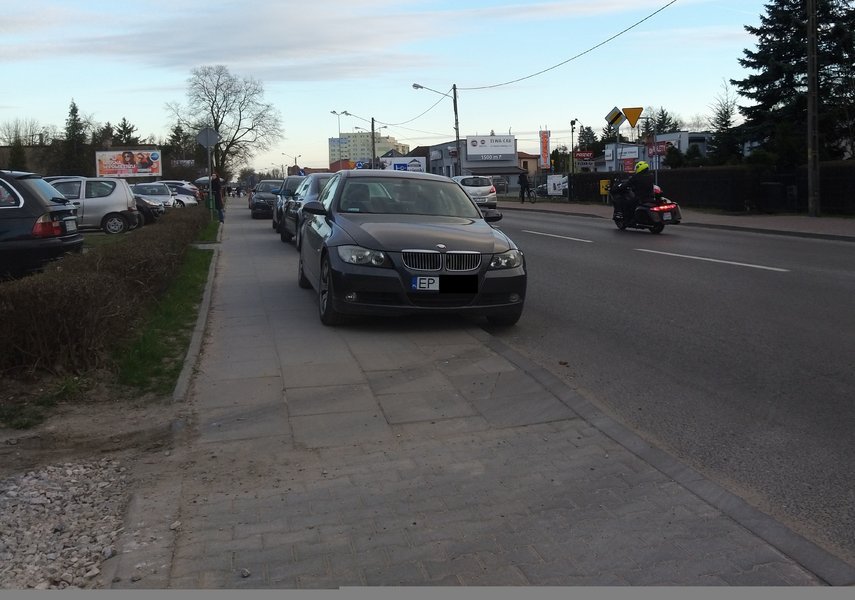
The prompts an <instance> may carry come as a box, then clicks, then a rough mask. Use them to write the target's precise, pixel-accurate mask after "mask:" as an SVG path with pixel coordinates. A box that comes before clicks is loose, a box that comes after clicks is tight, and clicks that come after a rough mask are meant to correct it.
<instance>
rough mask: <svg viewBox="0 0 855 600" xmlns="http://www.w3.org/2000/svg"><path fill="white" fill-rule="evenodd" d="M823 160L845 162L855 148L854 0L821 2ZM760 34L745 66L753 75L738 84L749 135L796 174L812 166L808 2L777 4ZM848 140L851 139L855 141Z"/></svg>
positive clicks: (755, 31) (779, 0) (775, 0)
mask: <svg viewBox="0 0 855 600" xmlns="http://www.w3.org/2000/svg"><path fill="white" fill-rule="evenodd" d="M816 5H817V25H818V27H817V29H818V31H817V50H818V53H817V63H818V71H819V76H818V84H819V94H818V96H819V138H820V148H819V151H820V157H821V158H823V159H829V158H837V157H840V156H841V155H842V152H843V148H844V145H845V144H846V143H849V144H851V135H850V134H849V132H850V131H851V129H852V126H853V114H852V112H851V108H850V107H851V106H852V104H853V101H855V86H853V81H855V80H854V79H853V77H855V76H854V75H853V73H852V70H853V64H855V39H853V31H855V9H853V7H852V6H851V4H850V3H849V2H848V1H847V0H816ZM765 8H766V13H765V14H763V15H761V17H760V25H759V26H757V27H753V26H746V27H745V30H746V31H747V32H748V33H750V34H751V35H753V36H755V37H756V38H757V45H756V49H754V50H748V49H746V50H744V51H743V54H744V56H743V58H741V59H739V64H740V65H742V67H744V68H745V69H749V70H751V71H753V73H752V74H750V75H748V76H746V77H745V78H744V79H740V80H736V79H734V80H731V83H732V84H733V85H735V86H736V87H737V89H738V92H739V94H740V95H741V96H743V97H744V98H746V99H748V100H750V101H752V102H753V104H751V105H748V106H741V107H740V112H741V113H742V115H743V116H744V117H745V121H746V123H745V125H746V131H747V134H748V135H750V136H751V137H752V138H753V139H754V140H755V141H758V142H760V143H761V144H762V147H763V148H764V149H765V150H766V151H767V152H768V153H769V154H770V155H772V156H776V157H777V160H778V166H779V167H781V168H792V167H794V166H796V165H799V164H803V163H804V162H805V161H806V159H807V143H806V137H807V117H806V111H807V27H806V23H807V12H806V6H805V3H804V2H803V1H802V0H770V2H769V3H768V4H766V6H765ZM847 140H849V141H848V142H847Z"/></svg>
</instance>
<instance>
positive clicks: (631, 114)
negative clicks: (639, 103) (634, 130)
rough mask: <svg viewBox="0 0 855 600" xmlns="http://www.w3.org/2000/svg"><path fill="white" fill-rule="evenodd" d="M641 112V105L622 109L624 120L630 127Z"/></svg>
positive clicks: (636, 120)
mask: <svg viewBox="0 0 855 600" xmlns="http://www.w3.org/2000/svg"><path fill="white" fill-rule="evenodd" d="M642 112H644V109H643V108H641V107H635V108H625V109H623V114H624V116H625V117H626V122H627V123H629V126H630V127H635V124H636V123H638V117H640V116H641V113H642Z"/></svg>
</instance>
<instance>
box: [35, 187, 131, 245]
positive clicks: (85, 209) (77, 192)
mask: <svg viewBox="0 0 855 600" xmlns="http://www.w3.org/2000/svg"><path fill="white" fill-rule="evenodd" d="M50 184H51V185H52V186H53V187H54V188H56V189H57V190H58V191H59V192H60V193H61V194H62V195H63V196H65V197H66V198H68V200H70V201H71V203H72V204H74V206H75V207H76V208H77V220H78V224H79V226H80V227H81V228H84V229H101V230H103V231H104V232H105V233H110V234H114V233H124V232H126V231H128V230H130V229H133V228H134V227H136V226H137V223H138V222H139V213H138V211H137V203H136V200H134V192H133V191H132V190H131V188H130V186H129V185H128V182H127V181H125V180H124V179H118V178H114V177H63V178H60V179H52V180H51V181H50Z"/></svg>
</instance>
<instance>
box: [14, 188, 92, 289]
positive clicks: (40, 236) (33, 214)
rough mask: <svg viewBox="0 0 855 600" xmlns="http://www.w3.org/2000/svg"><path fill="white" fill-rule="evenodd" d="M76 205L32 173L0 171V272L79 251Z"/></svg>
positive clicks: (25, 268)
mask: <svg viewBox="0 0 855 600" xmlns="http://www.w3.org/2000/svg"><path fill="white" fill-rule="evenodd" d="M82 248H83V236H82V235H81V234H80V232H79V231H78V229H77V209H76V208H75V207H74V205H73V204H72V203H71V202H69V201H68V200H67V199H66V198H65V196H63V195H62V194H60V193H59V192H58V191H57V190H56V189H54V187H53V186H52V185H51V184H50V183H48V182H47V181H45V180H44V179H42V177H41V176H40V175H36V174H34V173H23V172H19V171H0V275H19V274H23V273H26V272H29V271H37V270H39V269H41V268H42V267H43V266H44V265H45V264H46V263H47V262H49V261H51V260H55V259H57V258H60V257H61V256H63V255H64V254H67V253H69V252H80V251H81V250H82Z"/></svg>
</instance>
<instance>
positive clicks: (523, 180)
mask: <svg viewBox="0 0 855 600" xmlns="http://www.w3.org/2000/svg"><path fill="white" fill-rule="evenodd" d="M518 181H519V184H520V202H522V203H523V204H525V197H526V196H527V195H528V191H529V189H531V187H530V186H529V183H528V173H526V172H525V171H523V172H522V173H520V177H519V180H518Z"/></svg>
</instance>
